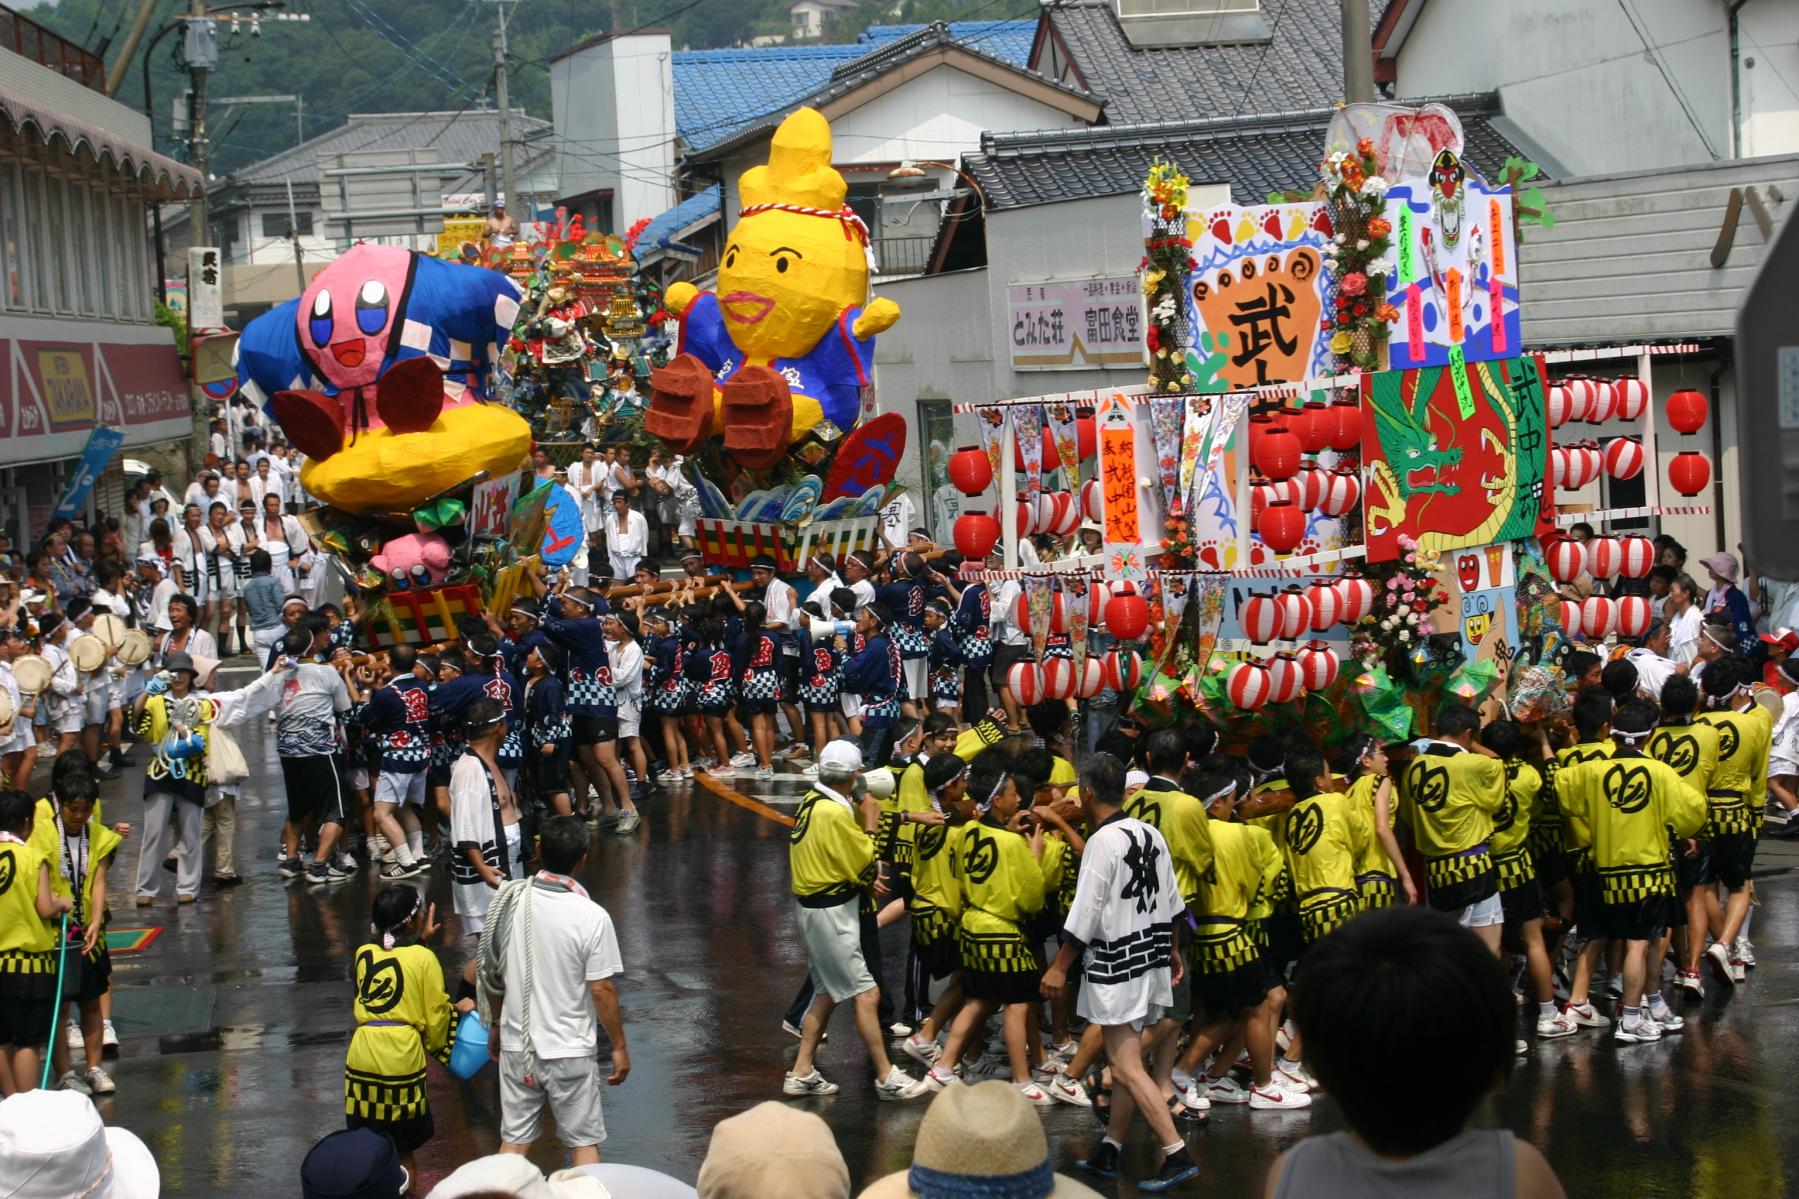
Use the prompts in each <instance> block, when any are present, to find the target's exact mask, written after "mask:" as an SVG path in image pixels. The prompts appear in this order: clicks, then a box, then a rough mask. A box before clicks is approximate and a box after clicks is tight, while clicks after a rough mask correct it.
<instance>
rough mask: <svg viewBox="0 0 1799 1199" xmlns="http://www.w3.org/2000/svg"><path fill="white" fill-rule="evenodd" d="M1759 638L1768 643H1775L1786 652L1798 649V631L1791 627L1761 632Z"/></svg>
mask: <svg viewBox="0 0 1799 1199" xmlns="http://www.w3.org/2000/svg"><path fill="white" fill-rule="evenodd" d="M1761 639H1762V640H1763V641H1764V642H1766V643H1767V644H1769V645H1777V646H1779V647H1780V648H1781V649H1784V650H1785V651H1786V652H1787V653H1789V654H1790V653H1792V652H1793V651H1794V650H1799V632H1794V631H1793V630H1792V629H1775V630H1774V631H1773V632H1772V633H1763V634H1762V635H1761Z"/></svg>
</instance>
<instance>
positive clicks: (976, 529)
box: [955, 512, 999, 563]
mask: <svg viewBox="0 0 1799 1199" xmlns="http://www.w3.org/2000/svg"><path fill="white" fill-rule="evenodd" d="M955 540H956V552H957V553H958V554H961V555H962V556H963V557H964V558H966V559H968V560H969V561H970V562H977V563H978V562H980V561H981V560H982V559H983V558H985V557H986V556H987V555H988V554H989V553H990V552H991V551H992V549H993V547H994V546H996V545H998V544H999V522H998V521H997V520H994V519H993V518H992V517H991V516H988V515H987V514H986V513H985V512H964V513H963V514H962V515H961V516H958V517H956V525H955Z"/></svg>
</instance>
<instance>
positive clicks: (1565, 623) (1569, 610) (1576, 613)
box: [1561, 600, 1580, 638]
mask: <svg viewBox="0 0 1799 1199" xmlns="http://www.w3.org/2000/svg"><path fill="white" fill-rule="evenodd" d="M1561 605H1562V612H1561V626H1562V631H1563V632H1564V633H1567V634H1568V636H1570V637H1574V638H1578V637H1579V636H1580V604H1579V603H1577V602H1575V601H1574V600H1562V601H1561Z"/></svg>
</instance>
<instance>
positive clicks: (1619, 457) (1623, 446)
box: [1605, 437, 1643, 479]
mask: <svg viewBox="0 0 1799 1199" xmlns="http://www.w3.org/2000/svg"><path fill="white" fill-rule="evenodd" d="M1605 473H1606V474H1608V475H1610V476H1611V477H1612V478H1614V479H1634V478H1636V477H1637V476H1638V475H1640V474H1642V473H1643V446H1642V443H1641V442H1639V441H1637V439H1636V438H1634V437H1615V438H1613V439H1612V440H1611V441H1608V442H1606V443H1605Z"/></svg>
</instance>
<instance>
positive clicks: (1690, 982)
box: [1674, 970, 1705, 999]
mask: <svg viewBox="0 0 1799 1199" xmlns="http://www.w3.org/2000/svg"><path fill="white" fill-rule="evenodd" d="M1674 985H1675V986H1677V987H1679V988H1680V989H1681V990H1683V991H1685V992H1686V993H1687V994H1689V995H1691V996H1692V997H1693V998H1694V999H1704V998H1705V983H1704V982H1703V981H1702V980H1701V979H1700V977H1699V971H1697V970H1682V971H1681V972H1680V974H1679V975H1678V976H1677V977H1676V978H1675V980H1674Z"/></svg>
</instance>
